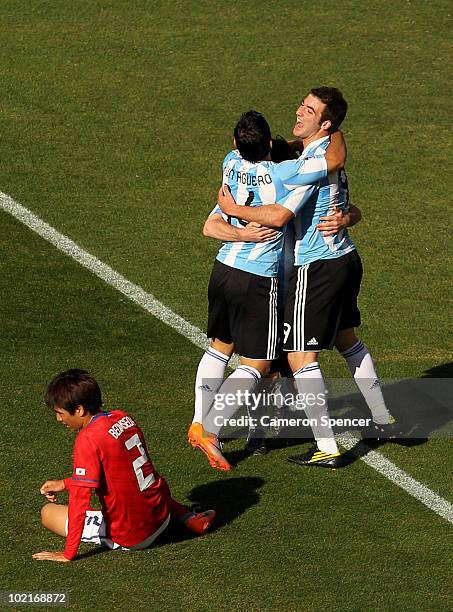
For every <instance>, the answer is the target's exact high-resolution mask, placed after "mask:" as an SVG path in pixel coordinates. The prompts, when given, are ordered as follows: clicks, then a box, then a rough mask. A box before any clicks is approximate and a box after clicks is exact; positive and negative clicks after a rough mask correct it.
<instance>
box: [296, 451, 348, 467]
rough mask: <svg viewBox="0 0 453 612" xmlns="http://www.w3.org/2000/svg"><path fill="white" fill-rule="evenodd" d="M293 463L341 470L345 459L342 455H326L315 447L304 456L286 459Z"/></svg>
mask: <svg viewBox="0 0 453 612" xmlns="http://www.w3.org/2000/svg"><path fill="white" fill-rule="evenodd" d="M286 459H287V460H288V461H290V462H291V463H298V464H299V465H308V466H311V465H313V466H315V467H323V468H331V469H335V468H340V467H343V466H344V461H343V457H342V455H341V454H340V453H326V452H324V451H322V450H319V448H318V447H317V446H314V447H313V448H312V449H311V450H309V451H308V453H305V454H303V455H291V456H289V457H287V458H286Z"/></svg>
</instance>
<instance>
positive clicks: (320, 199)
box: [279, 136, 355, 266]
mask: <svg viewBox="0 0 453 612" xmlns="http://www.w3.org/2000/svg"><path fill="white" fill-rule="evenodd" d="M328 145H329V137H328V136H326V137H324V138H319V139H318V140H315V141H314V142H312V143H310V144H309V145H308V146H307V147H306V149H304V151H303V153H302V155H301V156H300V158H299V160H298V161H301V162H302V161H303V160H304V159H307V158H311V157H313V156H315V159H317V158H318V156H319V155H325V151H326V149H327V147H328ZM284 163H287V162H284ZM280 165H282V164H280ZM302 179H303V177H302ZM284 180H285V185H286V187H288V188H290V189H296V191H297V197H296V198H294V199H293V200H291V199H287V200H286V202H279V203H281V204H283V206H285V207H286V208H289V209H290V210H291V211H292V212H293V213H294V214H295V219H294V232H295V246H294V264H295V265H296V266H303V265H305V264H308V263H311V262H312V261H317V260H318V259H335V258H337V257H342V256H343V255H346V253H349V252H350V251H353V250H354V249H355V246H354V243H353V242H352V240H351V238H350V236H349V234H348V232H347V230H341V231H340V232H339V233H338V234H336V235H334V236H327V237H324V236H323V235H322V234H321V232H320V231H319V230H318V229H317V228H316V225H317V224H318V223H319V218H320V217H323V216H327V215H331V214H333V213H334V212H335V211H336V209H337V208H338V207H341V208H344V209H347V207H348V206H349V195H348V188H347V178H346V173H345V172H344V170H342V171H341V172H340V173H339V172H337V171H335V172H331V173H329V175H328V176H327V175H325V177H324V178H322V179H321V181H319V182H318V183H317V184H311V185H306V184H304V181H303V180H302V181H301V180H300V178H299V174H297V173H293V175H292V176H288V177H286V178H285V177H284ZM301 194H303V195H302V197H301Z"/></svg>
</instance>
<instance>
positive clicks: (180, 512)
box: [169, 497, 216, 535]
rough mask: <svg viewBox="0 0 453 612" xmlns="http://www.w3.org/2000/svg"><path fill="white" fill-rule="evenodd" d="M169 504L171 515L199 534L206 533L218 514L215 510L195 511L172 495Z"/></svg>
mask: <svg viewBox="0 0 453 612" xmlns="http://www.w3.org/2000/svg"><path fill="white" fill-rule="evenodd" d="M169 506H170V514H171V516H172V517H173V518H174V519H175V520H177V521H178V522H180V523H182V524H183V525H184V526H185V527H187V529H189V530H190V531H192V532H193V533H196V534H197V535H203V534H204V533H206V532H207V531H208V529H209V528H210V527H211V525H212V523H213V521H214V519H215V516H216V512H215V510H205V511H204V512H193V511H192V510H191V509H190V508H188V507H187V506H184V505H183V504H180V503H179V502H177V501H176V500H175V499H173V498H172V497H170V501H169Z"/></svg>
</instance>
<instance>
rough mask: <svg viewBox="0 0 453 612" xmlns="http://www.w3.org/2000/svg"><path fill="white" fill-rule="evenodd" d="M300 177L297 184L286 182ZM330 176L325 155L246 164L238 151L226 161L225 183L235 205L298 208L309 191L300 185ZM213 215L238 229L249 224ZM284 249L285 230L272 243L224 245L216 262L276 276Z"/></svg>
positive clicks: (217, 209)
mask: <svg viewBox="0 0 453 612" xmlns="http://www.w3.org/2000/svg"><path fill="white" fill-rule="evenodd" d="M295 174H297V180H298V185H296V186H293V185H292V184H291V183H290V184H289V187H288V186H287V184H286V183H287V180H288V179H292V178H293V176H294V175H295ZM326 176H327V164H326V161H325V159H324V152H322V155H320V156H319V157H316V158H315V157H311V159H303V160H302V159H299V160H290V161H288V162H282V163H280V164H275V163H274V162H271V161H262V162H257V163H252V162H248V161H245V160H244V159H243V158H242V157H241V155H240V154H239V151H238V150H234V151H231V152H230V153H228V155H227V156H226V157H225V159H224V162H223V183H224V184H227V185H228V186H229V188H230V190H231V193H232V195H233V197H234V199H235V200H236V203H237V204H239V205H242V206H263V205H266V204H274V203H278V204H282V205H284V206H285V205H286V206H287V208H291V209H292V207H294V208H297V207H298V205H299V201H300V200H301V199H302V198H303V197H304V196H305V194H306V191H305V190H302V189H300V188H298V187H299V186H300V185H305V184H308V185H318V184H319V182H320V181H321V180H322V179H324V178H325V177H326ZM313 189H315V188H314V187H313ZM211 214H220V215H222V217H223V219H225V220H226V221H228V222H229V223H231V225H233V226H235V227H241V226H245V225H246V223H245V222H243V221H240V220H239V219H236V218H235V217H227V215H225V214H223V213H222V211H221V209H220V207H219V206H216V207H215V208H214V210H213V211H212V213H211ZM282 247H283V231H280V232H278V235H277V237H276V238H275V239H274V240H272V241H270V242H258V243H256V242H225V243H224V244H223V245H222V247H221V248H220V251H219V253H218V255H217V259H218V260H219V261H220V262H222V263H223V264H225V265H227V266H231V267H233V268H238V269H239V270H244V271H245V272H251V273H252V274H257V275H258V276H269V277H276V276H277V275H278V266H279V259H280V254H281V251H282Z"/></svg>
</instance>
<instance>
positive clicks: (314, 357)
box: [288, 352, 318, 372]
mask: <svg viewBox="0 0 453 612" xmlns="http://www.w3.org/2000/svg"><path fill="white" fill-rule="evenodd" d="M316 361H318V353H301V352H299V353H288V364H289V367H290V368H291V371H292V372H297V370H300V369H301V368H305V366H307V365H309V364H310V363H315V362H316Z"/></svg>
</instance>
